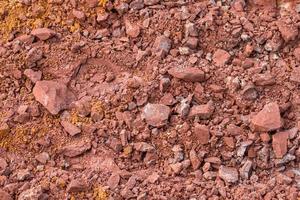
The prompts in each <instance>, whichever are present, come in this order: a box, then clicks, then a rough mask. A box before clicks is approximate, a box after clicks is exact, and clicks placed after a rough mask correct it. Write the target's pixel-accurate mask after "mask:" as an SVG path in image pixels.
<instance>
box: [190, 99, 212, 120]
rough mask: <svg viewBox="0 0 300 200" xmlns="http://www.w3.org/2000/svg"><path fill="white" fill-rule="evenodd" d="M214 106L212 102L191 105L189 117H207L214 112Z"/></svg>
mask: <svg viewBox="0 0 300 200" xmlns="http://www.w3.org/2000/svg"><path fill="white" fill-rule="evenodd" d="M214 110H215V107H214V105H213V103H212V102H208V103H207V104H203V105H196V106H192V107H191V109H190V113H189V117H195V116H198V117H199V118H200V119H209V118H210V117H211V116H212V114H213V113H214Z"/></svg>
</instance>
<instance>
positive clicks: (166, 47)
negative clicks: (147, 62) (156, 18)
mask: <svg viewBox="0 0 300 200" xmlns="http://www.w3.org/2000/svg"><path fill="white" fill-rule="evenodd" d="M171 45H172V41H171V40H170V39H169V38H168V37H166V36H164V35H161V36H157V37H156V39H155V41H154V44H153V47H152V53H153V54H155V55H156V56H158V57H160V58H164V57H166V56H167V55H168V54H169V51H170V49H171Z"/></svg>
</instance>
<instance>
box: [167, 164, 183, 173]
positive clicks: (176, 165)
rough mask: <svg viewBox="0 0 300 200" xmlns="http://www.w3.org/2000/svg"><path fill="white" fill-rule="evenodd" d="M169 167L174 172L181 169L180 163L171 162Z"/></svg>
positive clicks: (178, 171)
mask: <svg viewBox="0 0 300 200" xmlns="http://www.w3.org/2000/svg"><path fill="white" fill-rule="evenodd" d="M170 167H171V169H172V170H173V172H174V173H175V174H179V173H180V172H181V171H182V169H183V165H182V163H175V164H171V165H170Z"/></svg>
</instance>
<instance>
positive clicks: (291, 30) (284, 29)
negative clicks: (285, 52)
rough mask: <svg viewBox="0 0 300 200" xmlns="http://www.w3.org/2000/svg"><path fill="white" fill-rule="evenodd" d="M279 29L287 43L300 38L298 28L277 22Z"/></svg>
mask: <svg viewBox="0 0 300 200" xmlns="http://www.w3.org/2000/svg"><path fill="white" fill-rule="evenodd" d="M277 27H278V29H279V32H280V33H281V36H282V38H283V39H284V41H285V42H290V41H293V40H295V39H296V38H297V37H298V33H299V31H298V27H297V26H294V25H289V24H287V23H285V22H284V21H277Z"/></svg>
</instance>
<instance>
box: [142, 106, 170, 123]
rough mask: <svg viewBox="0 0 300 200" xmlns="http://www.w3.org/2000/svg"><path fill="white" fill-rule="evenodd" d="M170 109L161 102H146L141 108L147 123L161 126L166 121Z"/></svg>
mask: <svg viewBox="0 0 300 200" xmlns="http://www.w3.org/2000/svg"><path fill="white" fill-rule="evenodd" d="M170 113H171V109H170V108H169V107H168V106H165V105H163V104H151V103H148V104H147V105H146V106H145V107H144V109H143V113H142V115H143V117H144V118H145V119H146V122H147V124H149V125H151V126H154V127H162V126H164V125H166V124H167V123H168V119H169V116H170Z"/></svg>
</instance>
